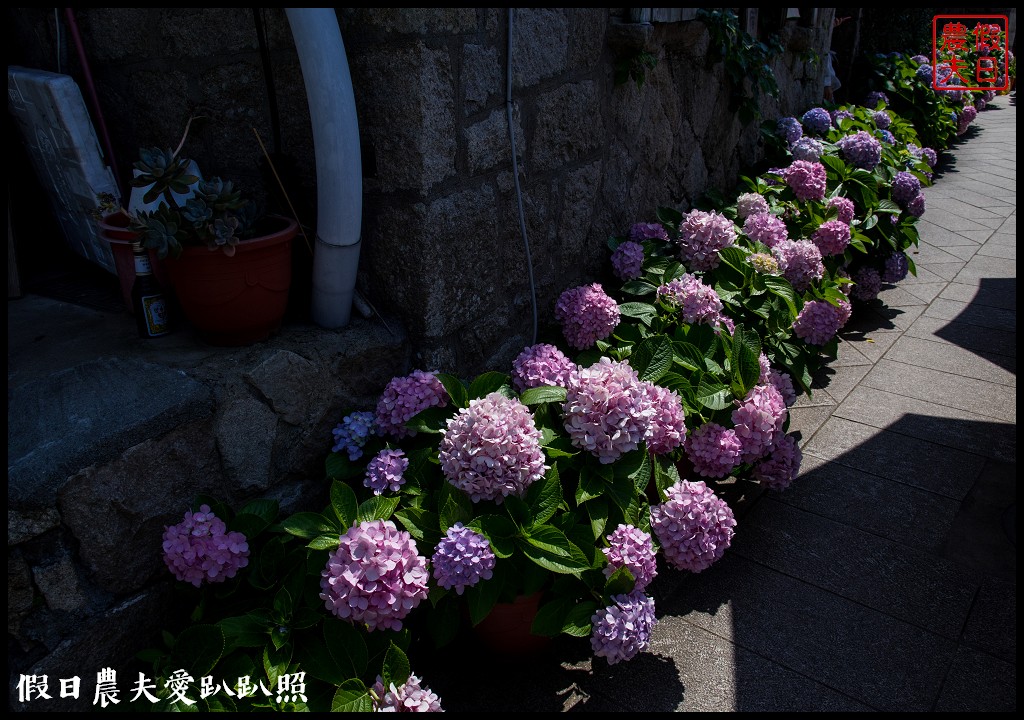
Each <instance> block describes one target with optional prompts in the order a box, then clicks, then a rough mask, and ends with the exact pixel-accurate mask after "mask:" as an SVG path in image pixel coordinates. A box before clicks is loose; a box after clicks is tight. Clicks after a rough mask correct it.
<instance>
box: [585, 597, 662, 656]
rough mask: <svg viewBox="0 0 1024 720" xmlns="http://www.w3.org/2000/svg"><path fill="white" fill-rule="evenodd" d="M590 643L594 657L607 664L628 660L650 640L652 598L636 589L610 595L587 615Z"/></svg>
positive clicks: (653, 624)
mask: <svg viewBox="0 0 1024 720" xmlns="http://www.w3.org/2000/svg"><path fill="white" fill-rule="evenodd" d="M590 622H591V625H592V630H591V633H590V647H591V649H592V650H593V651H594V656H595V657H603V658H605V659H607V660H608V664H609V665H615V664H616V663H619V662H621V661H623V660H632V659H633V658H634V657H636V656H637V655H638V654H639V653H641V652H643V651H644V650H646V649H647V648H648V647H649V646H650V644H651V631H652V630H653V629H654V626H655V625H656V624H657V622H658V619H657V617H656V616H655V614H654V600H653V599H652V598H649V597H647V596H646V595H644V594H643V593H642V592H640V591H639V590H634V591H633V592H631V593H629V594H628V595H613V596H612V604H611V605H609V606H607V607H605V608H603V609H601V610H598V611H597V612H596V613H594V614H593V616H591V618H590Z"/></svg>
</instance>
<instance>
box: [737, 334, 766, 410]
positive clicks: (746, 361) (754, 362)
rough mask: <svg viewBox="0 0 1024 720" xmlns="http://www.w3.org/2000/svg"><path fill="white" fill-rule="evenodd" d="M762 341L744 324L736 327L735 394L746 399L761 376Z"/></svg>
mask: <svg viewBox="0 0 1024 720" xmlns="http://www.w3.org/2000/svg"><path fill="white" fill-rule="evenodd" d="M760 355H761V340H760V338H758V336H757V333H756V332H753V331H751V330H747V329H746V328H745V327H744V326H743V325H742V324H741V325H737V326H736V331H735V332H734V333H733V336H732V358H731V360H730V362H731V367H732V384H733V394H734V395H736V397H746V396H747V393H748V392H750V389H751V388H752V387H754V386H755V385H757V381H758V379H759V378H760V376H761V364H760V362H759V358H760Z"/></svg>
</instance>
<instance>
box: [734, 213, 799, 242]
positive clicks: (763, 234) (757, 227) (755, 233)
mask: <svg viewBox="0 0 1024 720" xmlns="http://www.w3.org/2000/svg"><path fill="white" fill-rule="evenodd" d="M743 233H744V234H745V235H746V236H747V237H748V238H750V239H751V240H755V241H757V242H759V243H763V244H764V245H767V246H768V247H775V246H776V245H778V244H779V243H780V242H782V241H783V240H787V239H789V231H788V230H787V229H786V223H785V222H783V221H782V219H781V218H778V217H776V216H775V215H772V214H771V213H756V214H754V215H751V216H750V217H748V218H747V221H746V222H745V223H743Z"/></svg>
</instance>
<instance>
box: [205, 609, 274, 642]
mask: <svg viewBox="0 0 1024 720" xmlns="http://www.w3.org/2000/svg"><path fill="white" fill-rule="evenodd" d="M217 625H218V627H220V629H221V632H222V633H223V634H224V642H225V648H226V649H227V650H228V651H230V650H232V649H234V648H240V647H263V646H264V645H266V644H267V637H268V635H269V633H270V628H269V627H267V625H266V623H264V622H263V621H262V620H261V619H260V618H259V617H258V616H256V615H253V614H251V613H250V614H247V615H238V616H236V617H227V618H224V619H222V620H219V621H218V622H217Z"/></svg>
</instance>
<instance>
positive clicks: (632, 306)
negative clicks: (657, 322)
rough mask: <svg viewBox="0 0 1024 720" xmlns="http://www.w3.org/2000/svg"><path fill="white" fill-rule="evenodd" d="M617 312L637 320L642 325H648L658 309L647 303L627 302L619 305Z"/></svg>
mask: <svg viewBox="0 0 1024 720" xmlns="http://www.w3.org/2000/svg"><path fill="white" fill-rule="evenodd" d="M619 314H620V315H622V316H623V317H629V318H633V319H635V320H639V321H640V322H642V323H643V324H644V325H650V324H651V321H652V320H654V318H655V317H657V315H658V310H657V308H655V307H654V306H653V305H651V304H649V303H641V302H628V303H622V304H621V305H619Z"/></svg>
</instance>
